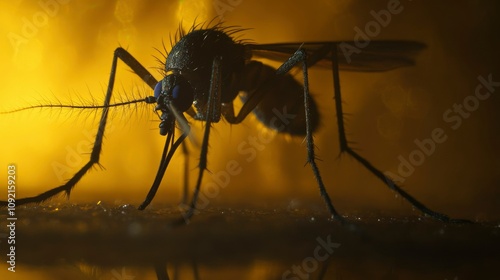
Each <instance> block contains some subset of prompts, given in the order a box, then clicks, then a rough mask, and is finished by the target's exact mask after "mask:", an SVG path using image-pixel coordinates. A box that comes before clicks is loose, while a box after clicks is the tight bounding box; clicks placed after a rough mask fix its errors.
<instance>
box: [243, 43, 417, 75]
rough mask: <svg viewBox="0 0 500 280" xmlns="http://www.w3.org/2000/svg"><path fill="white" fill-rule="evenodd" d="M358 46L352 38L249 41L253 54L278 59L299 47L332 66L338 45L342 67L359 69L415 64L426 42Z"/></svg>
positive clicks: (319, 62)
mask: <svg viewBox="0 0 500 280" xmlns="http://www.w3.org/2000/svg"><path fill="white" fill-rule="evenodd" d="M365 44H367V45H366V46H364V47H358V46H357V45H359V43H358V44H356V43H355V42H353V41H339V42H308V43H280V44H246V45H245V46H246V48H247V51H248V52H250V53H251V55H252V57H256V58H266V59H271V60H275V61H279V62H283V61H285V60H286V59H288V58H289V57H290V56H291V55H292V54H293V53H295V52H296V51H297V50H298V49H299V48H303V49H305V50H306V52H307V54H308V62H309V63H308V64H309V65H316V66H320V67H327V68H331V65H332V64H331V61H332V52H331V50H332V48H333V47H334V46H335V45H337V46H338V60H339V68H340V70H345V71H357V72H378V71H388V70H392V69H396V68H399V67H405V66H412V65H414V64H415V60H414V57H415V56H416V55H417V54H418V53H419V52H420V51H421V50H422V49H424V48H425V47H426V46H425V44H423V43H419V42H414V41H371V42H369V43H365Z"/></svg>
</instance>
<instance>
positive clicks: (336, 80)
mask: <svg viewBox="0 0 500 280" xmlns="http://www.w3.org/2000/svg"><path fill="white" fill-rule="evenodd" d="M332 68H333V69H332V70H333V71H332V72H333V84H334V92H335V97H334V99H335V106H336V111H337V126H338V130H339V143H340V152H341V153H343V152H345V153H348V154H349V155H351V156H352V157H353V158H355V159H356V160H357V161H358V162H359V163H361V164H362V165H363V166H364V167H365V168H366V169H368V170H369V171H370V172H371V173H372V174H373V175H375V177H377V178H379V179H380V180H381V181H382V182H384V184H386V185H387V187H389V189H391V190H393V191H395V192H396V193H397V194H398V195H400V196H401V197H403V198H404V199H406V200H407V201H408V202H409V203H410V204H411V205H413V206H414V207H415V208H417V209H418V210H420V211H421V212H422V213H424V214H426V215H428V216H430V217H432V218H434V219H436V220H439V221H443V222H450V223H470V222H471V221H468V220H464V219H452V218H450V217H448V216H446V215H444V214H442V213H439V212H436V211H433V210H431V209H429V208H427V207H426V206H425V205H424V204H422V203H421V202H419V201H418V200H417V199H415V198H414V197H413V196H411V195H410V194H409V193H407V192H406V191H404V190H403V189H401V187H399V186H398V185H397V184H396V183H395V182H394V181H393V180H392V179H391V178H389V177H387V176H385V175H384V173H383V172H382V171H380V170H379V169H378V168H376V167H375V166H373V165H372V164H371V163H370V162H369V161H368V160H366V159H365V158H364V157H362V156H361V155H359V154H358V153H357V152H355V151H354V150H353V149H352V148H351V147H349V144H348V142H347V137H346V134H345V127H344V119H343V112H342V98H341V95H340V77H339V65H338V48H337V45H333V47H332Z"/></svg>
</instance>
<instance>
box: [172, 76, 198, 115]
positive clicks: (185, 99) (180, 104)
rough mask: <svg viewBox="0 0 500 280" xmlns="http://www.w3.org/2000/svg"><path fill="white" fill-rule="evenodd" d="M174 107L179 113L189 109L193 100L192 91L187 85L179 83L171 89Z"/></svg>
mask: <svg viewBox="0 0 500 280" xmlns="http://www.w3.org/2000/svg"><path fill="white" fill-rule="evenodd" d="M172 97H173V98H174V105H175V107H176V108H177V109H178V110H180V111H181V112H185V111H186V110H187V109H189V108H190V107H191V105H192V104H193V100H194V95H193V90H192V88H191V86H190V85H189V84H188V83H180V84H178V85H176V86H174V88H173V89H172Z"/></svg>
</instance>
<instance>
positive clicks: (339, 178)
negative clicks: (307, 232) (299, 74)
mask: <svg viewBox="0 0 500 280" xmlns="http://www.w3.org/2000/svg"><path fill="white" fill-rule="evenodd" d="M48 2H50V1H48ZM233 2H234V3H236V2H238V1H233ZM361 2H362V1H349V0H341V1H333V0H332V1H327V0H322V1H320V0H317V1H298V0H294V1H273V2H272V3H270V2H269V1H249V0H248V1H247V0H243V1H241V3H239V5H237V6H235V7H232V8H231V9H227V10H226V11H225V12H224V14H223V15H224V20H225V21H226V23H227V24H228V25H238V26H242V27H244V28H253V29H251V30H248V31H245V32H244V33H243V37H242V38H247V39H252V40H254V41H255V42H258V43H273V42H290V41H291V42H304V41H329V40H352V39H353V37H354V34H355V32H354V29H353V28H354V27H356V26H358V27H360V28H364V26H365V24H366V23H367V22H369V21H371V20H373V17H372V15H370V11H371V10H375V11H378V10H380V9H384V8H385V7H386V4H387V1H369V4H362V3H361ZM481 2H484V3H492V2H487V1H481ZM50 3H55V2H50ZM429 3H430V2H429ZM429 3H427V4H426V3H422V2H420V1H413V2H407V1H402V5H403V6H404V10H403V12H401V13H400V14H398V15H393V17H392V19H391V23H390V24H389V25H388V26H387V27H385V28H382V30H381V33H380V35H378V36H377V37H376V38H374V39H377V40H381V39H407V40H416V41H421V42H424V43H426V44H427V45H428V49H426V50H425V51H424V52H423V53H422V54H421V55H420V56H419V57H418V59H417V66H416V67H412V68H405V69H401V70H398V71H392V72H387V73H380V74H370V73H369V74H364V73H343V74H342V75H341V80H342V90H343V98H344V102H345V107H344V110H345V112H346V113H349V114H350V115H349V116H348V121H347V130H348V135H349V136H348V137H349V139H350V140H351V141H353V142H355V147H356V148H358V150H359V152H360V153H361V154H362V155H364V156H365V157H366V158H367V159H369V160H370V161H371V162H373V163H374V164H375V165H376V166H378V167H379V168H380V169H382V170H384V171H391V172H396V171H397V167H398V164H399V160H398V156H399V155H402V156H403V157H405V158H407V157H408V154H409V153H410V152H411V151H412V150H414V149H415V144H414V143H413V141H414V139H417V138H418V139H423V138H427V137H429V136H430V135H431V131H432V130H433V129H435V128H437V127H441V128H443V129H444V131H445V132H446V134H447V135H448V140H447V141H446V142H445V143H443V144H439V145H438V146H437V148H436V152H435V153H434V154H432V155H431V156H429V157H428V158H426V161H425V163H424V164H422V165H421V166H419V167H417V168H416V170H415V172H414V174H412V176H410V177H408V178H407V179H406V181H405V183H404V186H405V189H406V190H408V191H409V192H410V193H411V194H414V195H415V196H416V197H417V198H419V199H420V200H422V201H423V202H425V203H426V204H428V205H429V206H431V207H432V208H435V209H438V210H440V211H443V212H446V213H449V214H450V215H453V216H464V217H469V218H474V217H479V218H491V217H498V214H497V213H498V211H494V210H495V209H497V210H498V207H497V206H496V204H497V201H498V197H499V196H498V195H499V191H498V184H499V182H500V163H499V160H498V155H499V151H500V149H499V147H498V140H499V137H498V132H499V128H500V126H499V125H498V123H499V122H498V119H499V117H500V113H499V111H500V110H498V108H499V106H498V105H499V104H500V98H499V97H498V96H497V95H498V92H496V93H494V94H493V95H492V96H491V97H490V98H489V99H488V100H486V101H482V102H481V103H480V105H479V108H478V109H477V110H476V111H474V112H473V113H471V116H470V117H469V118H468V119H464V121H463V124H462V126H461V127H460V128H459V129H457V130H452V129H450V125H449V124H448V123H446V122H444V121H443V118H442V114H443V112H444V111H446V110H447V109H449V108H451V107H452V106H453V104H454V103H461V102H462V101H463V99H464V98H465V97H466V96H468V95H471V94H473V93H474V89H475V86H476V85H477V83H478V81H477V76H479V75H483V76H487V75H488V74H490V73H492V74H493V80H500V73H499V71H498V70H499V65H500V64H499V63H498V62H499V59H498V49H499V48H498V47H499V44H498V39H495V38H498V36H497V35H496V33H497V30H496V29H495V28H494V26H498V20H496V19H494V17H495V9H494V7H493V5H494V4H476V3H479V2H474V3H472V2H470V3H469V4H461V6H457V5H456V4H454V1H440V2H439V4H438V3H432V4H429ZM46 9H47V8H44V7H42V6H40V4H39V3H38V1H2V3H1V4H0V22H1V23H0V33H1V35H2V37H1V38H2V39H1V40H0V44H1V45H0V48H1V50H2V51H1V53H0V56H1V58H0V59H1V60H0V61H1V64H0V74H1V80H2V83H1V85H0V109H1V110H2V111H5V110H10V109H15V108H18V107H23V106H28V105H30V104H37V103H50V102H52V103H57V102H58V100H60V102H61V103H71V102H73V103H82V102H83V103H85V100H87V101H88V100H92V98H95V99H96V100H97V101H96V102H98V103H99V102H101V101H102V99H103V96H104V92H105V88H106V86H107V81H108V75H109V71H110V66H111V60H112V54H113V51H114V49H115V48H116V47H117V46H123V47H125V48H127V49H128V50H129V51H130V52H131V53H132V54H133V55H134V56H135V57H136V58H137V59H138V60H139V61H140V62H141V63H142V64H143V65H144V66H146V67H147V68H148V69H150V71H152V72H153V73H154V74H155V75H156V77H157V78H160V75H159V74H158V72H157V71H156V70H155V69H154V67H158V66H159V65H158V63H157V62H156V61H155V58H154V57H153V55H156V56H158V57H160V55H159V54H158V52H157V51H156V50H155V49H154V48H157V49H162V40H163V41H165V43H166V46H167V49H169V48H170V43H169V34H174V33H175V32H176V30H177V28H178V26H179V25H180V24H181V21H182V25H183V26H185V27H186V28H187V27H189V26H190V25H191V24H192V22H193V21H194V19H197V22H204V21H207V20H210V19H212V18H214V17H216V16H217V12H216V10H215V9H214V6H213V2H212V1H194V0H183V1H161V2H160V1H138V0H136V1H134V0H128V1H125V0H121V1H118V0H117V1H83V0H71V1H67V3H64V4H57V6H51V7H50V8H49V10H46ZM495 24H496V25H495ZM494 40H496V41H494ZM310 76H311V81H310V84H311V87H312V91H313V93H314V97H315V98H316V99H317V100H318V103H319V105H320V109H321V112H322V114H323V117H324V118H323V120H322V126H321V129H320V131H319V132H318V133H317V135H316V138H315V139H316V141H317V142H316V144H317V146H318V148H319V149H318V150H319V151H318V153H319V157H320V158H321V159H322V160H323V161H321V162H320V163H319V164H320V167H321V168H322V172H323V175H324V179H325V182H326V184H327V186H328V189H329V191H330V194H331V196H332V197H333V201H334V203H336V204H337V207H338V209H339V210H340V211H341V212H343V211H345V210H356V209H399V210H403V209H409V207H407V206H403V205H405V203H403V202H401V200H399V199H395V198H394V195H393V194H392V193H391V192H390V191H388V190H387V188H386V187H385V186H384V185H382V184H381V183H380V182H379V181H377V179H375V178H374V177H373V176H372V175H371V174H369V173H368V172H367V171H366V170H364V169H363V168H362V167H360V165H359V164H357V163H356V162H354V160H353V159H350V158H348V157H347V156H343V157H341V158H337V155H338V140H337V133H336V129H337V128H336V124H335V122H334V116H335V115H334V104H333V101H332V100H331V98H332V96H333V93H332V81H331V74H330V73H329V72H328V71H321V70H313V71H312V72H311V75H310ZM90 95H91V96H92V98H91V97H90ZM120 95H121V96H124V95H127V96H146V95H151V91H150V90H149V89H148V88H147V87H146V86H145V85H144V84H143V83H142V82H141V81H140V80H139V79H138V78H136V77H135V76H134V75H133V74H131V73H130V71H129V69H128V68H127V67H126V66H124V64H123V63H121V64H120V65H119V68H118V75H117V83H116V84H115V96H116V97H117V98H118V99H119V96H120ZM80 99H83V100H84V101H80ZM71 100H72V101H71ZM99 113H100V112H97V113H95V112H90V113H88V112H79V111H76V112H72V113H68V112H67V111H64V110H58V109H54V110H49V109H46V110H32V111H29V112H20V113H16V114H10V115H0V131H1V135H2V137H1V138H0V139H1V140H0V141H1V142H0V170H4V171H0V180H1V182H2V185H4V184H5V182H6V174H7V171H6V170H7V169H6V166H7V165H8V164H10V163H15V164H16V165H17V169H18V173H17V174H18V179H17V184H18V188H17V191H18V192H17V194H18V196H19V197H25V196H31V195H35V194H38V193H39V192H41V191H42V190H47V189H49V188H52V187H55V186H58V185H60V184H61V181H60V177H58V175H57V174H56V172H55V171H54V164H56V165H58V166H61V165H62V166H65V167H66V168H68V169H65V170H63V171H61V172H62V173H60V175H62V176H63V178H64V179H69V178H70V176H71V175H72V174H73V173H75V172H76V171H77V170H78V168H80V167H81V166H82V165H83V164H84V163H85V162H86V160H87V159H88V155H86V154H85V153H87V152H88V151H89V150H88V144H89V143H90V142H89V139H88V136H87V135H89V134H90V135H92V136H93V135H94V131H95V129H96V127H97V123H98V119H99ZM111 119H112V122H111V126H112V129H110V130H108V133H107V134H106V139H105V142H104V148H103V153H102V155H101V163H102V165H103V166H104V167H105V170H100V169H99V168H96V169H94V170H92V171H91V172H90V173H89V174H88V175H86V176H85V177H84V178H83V180H82V181H81V182H80V183H79V184H78V185H77V187H76V188H75V190H74V191H73V193H72V197H71V200H72V201H92V202H94V201H98V200H111V201H115V200H118V201H121V202H124V203H135V204H137V203H139V202H140V201H141V200H142V199H143V197H144V196H145V194H146V193H147V191H148V190H149V187H150V184H151V183H152V181H153V178H154V174H155V173H156V168H157V164H158V160H159V158H160V153H161V148H162V147H163V143H164V142H163V141H164V138H163V137H161V136H160V135H159V133H158V129H157V124H158V122H157V117H156V115H154V114H153V113H152V107H147V106H142V107H139V108H137V109H134V108H130V109H124V110H115V111H114V113H113V114H112V118H111ZM195 127H198V130H197V131H196V134H197V136H198V137H199V138H200V139H201V135H202V134H201V130H200V129H199V127H200V126H199V125H196V126H195ZM258 133H259V126H258V124H257V122H256V121H255V120H252V119H249V120H247V121H245V122H244V123H243V124H242V125H239V126H232V127H230V126H229V125H228V124H225V123H220V124H217V125H215V127H214V130H213V133H212V135H211V141H210V145H211V146H210V152H209V169H210V170H211V171H212V172H213V173H217V172H218V171H220V170H223V169H224V168H225V166H226V163H227V162H228V161H229V160H236V161H238V162H239V163H240V164H241V167H242V173H241V174H240V175H238V176H234V177H233V178H231V182H230V185H229V186H228V187H227V188H225V189H224V190H223V191H221V194H220V195H219V196H218V197H217V198H216V199H214V201H216V202H218V203H219V202H220V203H232V202H234V201H237V199H238V200H245V201H247V202H255V201H257V202H258V201H260V200H262V199H263V198H271V197H272V198H279V199H282V202H283V203H287V202H288V201H290V199H294V198H295V199H297V198H304V197H310V198H313V199H316V201H317V203H318V205H320V207H324V206H323V202H322V201H320V199H319V195H318V191H317V187H316V186H315V182H314V180H313V178H312V173H311V171H310V169H309V167H304V162H305V147H304V146H303V145H302V144H301V141H300V140H301V139H298V140H295V141H291V142H290V141H286V140H285V139H284V138H283V137H277V138H276V139H274V140H273V141H272V142H271V143H269V144H267V145H265V149H264V150H262V151H260V152H258V155H257V158H256V159H255V160H254V161H252V162H250V163H247V162H246V160H245V156H243V155H240V154H238V152H237V149H236V147H237V146H238V145H239V144H240V143H241V142H242V141H247V139H248V137H249V136H255V135H258ZM91 141H93V139H91ZM191 152H192V153H191V156H190V158H191V166H193V167H194V166H195V165H196V161H197V159H198V157H199V150H198V148H196V147H191ZM181 163H182V158H181V157H180V156H177V157H175V158H174V160H173V164H172V165H171V166H170V167H169V170H168V171H167V175H166V176H165V179H164V183H163V185H162V188H161V189H160V191H159V193H158V194H157V197H156V199H155V202H158V201H164V200H165V199H167V200H168V201H169V202H176V201H178V199H179V198H180V193H181V192H180V185H181V182H180V179H179V178H181V173H180V172H181V168H182V164H181ZM196 172H197V171H196V170H195V169H194V168H193V170H192V172H191V178H193V179H192V180H191V182H193V181H194V176H195V174H196ZM205 178H206V179H207V181H208V180H210V174H207V175H206V177H205ZM0 197H2V198H3V197H5V194H4V193H2V194H1V195H0Z"/></svg>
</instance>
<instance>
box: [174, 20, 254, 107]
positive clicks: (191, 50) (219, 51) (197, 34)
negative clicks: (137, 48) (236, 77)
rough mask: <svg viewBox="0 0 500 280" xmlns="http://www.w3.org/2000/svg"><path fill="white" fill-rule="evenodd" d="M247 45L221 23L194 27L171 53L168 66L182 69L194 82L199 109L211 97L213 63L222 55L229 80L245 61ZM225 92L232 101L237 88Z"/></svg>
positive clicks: (225, 78) (225, 80)
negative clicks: (227, 31) (220, 26)
mask: <svg viewBox="0 0 500 280" xmlns="http://www.w3.org/2000/svg"><path fill="white" fill-rule="evenodd" d="M244 54H245V48H244V45H242V44H240V43H238V42H236V41H234V40H233V38H232V37H231V36H230V35H228V34H227V33H226V32H225V31H224V29H218V27H214V28H209V29H199V30H192V31H190V32H189V33H187V34H185V35H183V36H182V37H181V38H180V39H179V40H178V41H177V42H176V43H175V44H174V45H173V47H172V49H171V50H170V52H169V53H168V56H167V59H166V62H165V70H166V71H167V72H175V73H179V74H180V75H182V77H184V78H185V79H186V80H188V81H189V83H190V84H191V85H192V88H193V93H194V99H195V102H196V104H197V105H195V108H196V109H197V110H198V111H204V110H205V108H204V107H203V106H204V105H205V104H206V102H207V99H208V92H209V90H210V81H211V75H212V70H213V69H212V67H213V63H214V59H215V58H216V57H220V58H221V66H220V74H221V77H222V79H223V81H222V84H228V83H229V82H228V80H230V79H231V75H233V74H234V73H238V72H240V71H241V70H242V69H243V67H244V65H245V55H244ZM232 93H233V92H231V93H230V92H228V91H224V90H223V92H222V96H221V100H223V101H224V102H229V101H232V100H233V99H234V98H235V96H236V94H237V92H236V93H233V94H232Z"/></svg>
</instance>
